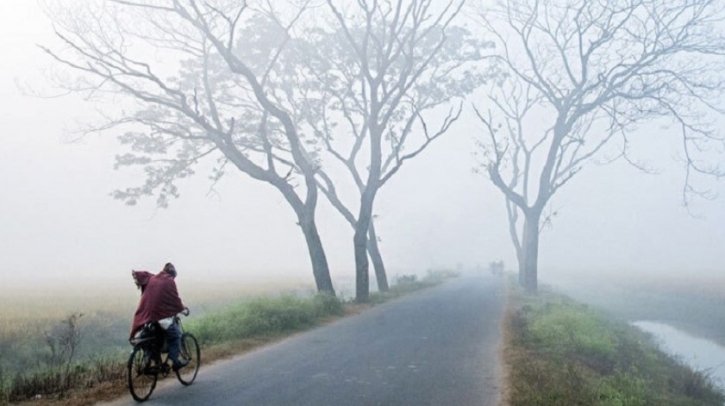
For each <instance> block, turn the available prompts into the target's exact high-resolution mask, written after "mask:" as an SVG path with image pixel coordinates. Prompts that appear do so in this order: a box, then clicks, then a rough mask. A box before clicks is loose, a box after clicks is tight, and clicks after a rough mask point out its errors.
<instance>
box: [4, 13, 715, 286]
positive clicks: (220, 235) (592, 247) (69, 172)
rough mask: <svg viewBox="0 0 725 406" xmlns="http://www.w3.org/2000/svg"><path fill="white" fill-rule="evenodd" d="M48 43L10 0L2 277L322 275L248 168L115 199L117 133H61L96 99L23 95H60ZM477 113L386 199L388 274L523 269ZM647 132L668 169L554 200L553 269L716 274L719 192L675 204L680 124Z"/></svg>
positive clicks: (345, 269) (327, 232) (332, 239)
mask: <svg viewBox="0 0 725 406" xmlns="http://www.w3.org/2000/svg"><path fill="white" fill-rule="evenodd" d="M52 41H53V37H52V31H51V26H50V23H49V22H48V20H47V18H45V16H43V15H42V13H40V11H39V8H38V7H37V5H36V4H35V2H34V1H27V0H2V1H0V61H1V62H0V260H1V262H0V285H2V286H6V285H10V286H15V285H20V284H27V283H28V281H39V280H45V281H49V282H53V283H59V284H61V286H63V285H65V284H70V283H72V282H74V281H76V280H78V279H77V278H78V277H79V276H80V277H82V279H83V280H86V281H88V282H91V283H99V284H109V283H124V285H123V288H124V289H125V288H126V286H129V285H128V283H129V282H128V270H129V269H131V268H136V269H144V268H145V269H150V270H154V271H156V270H158V269H160V267H161V266H162V265H163V263H164V262H166V261H169V260H170V261H173V262H174V263H176V265H177V268H178V269H179V271H180V272H181V273H185V274H184V275H187V276H188V277H189V278H190V279H194V280H198V279H201V278H202V277H203V276H204V275H212V276H216V277H223V278H230V279H231V278H232V275H236V276H240V277H241V278H240V279H242V280H253V279H259V278H260V277H261V278H268V277H269V278H272V277H274V278H278V277H281V276H287V277H293V278H297V279H300V280H303V281H305V282H308V283H312V276H311V271H310V266H309V259H308V257H307V253H306V247H305V245H304V240H303V238H302V235H301V233H300V231H299V230H298V228H297V226H296V225H295V219H294V216H293V214H292V211H291V209H290V208H289V207H288V205H287V203H286V202H284V201H283V199H282V198H281V196H280V195H279V193H278V192H277V191H276V190H274V189H273V188H271V187H269V186H266V185H263V184H260V183H257V182H254V181H251V180H249V179H247V178H246V177H244V175H242V174H236V173H230V175H231V176H227V178H225V179H224V180H223V181H222V182H221V184H220V185H219V186H218V187H217V190H218V192H219V194H218V195H210V196H207V190H208V187H209V183H208V181H207V180H206V176H207V174H205V173H198V174H197V176H196V177H194V178H193V179H192V180H191V181H189V182H187V183H182V188H181V193H182V196H181V198H180V199H178V200H176V201H173V202H172V204H171V207H170V208H169V209H166V210H160V209H156V208H155V207H154V202H153V200H147V201H144V202H142V204H140V205H139V206H136V207H128V206H125V205H123V204H122V203H121V202H119V201H116V200H113V199H112V198H111V197H110V196H109V194H110V193H111V192H112V191H113V190H114V189H117V188H123V187H126V186H131V185H135V184H137V183H139V180H138V179H133V177H132V174H131V173H129V172H125V171H114V170H113V155H114V154H115V153H116V145H115V142H114V141H113V139H112V137H110V138H103V137H90V138H87V139H85V140H83V141H82V142H79V143H68V142H65V141H64V140H66V139H67V138H68V134H69V131H68V130H67V129H74V128H78V124H77V123H78V122H80V123H83V122H84V119H86V120H87V118H88V117H91V116H92V114H90V110H92V108H93V106H89V105H88V104H86V103H83V102H82V101H80V100H78V99H77V98H76V97H63V98H55V99H41V98H38V97H33V96H27V95H24V94H23V92H22V91H21V90H19V87H18V85H17V83H20V84H21V85H22V87H30V88H33V89H36V90H39V91H44V92H51V90H52V89H51V88H50V83H49V81H48V80H47V75H46V74H45V73H44V71H45V69H47V67H48V66H49V65H50V61H49V58H48V57H46V56H44V55H43V54H42V53H41V52H40V50H39V49H38V48H37V47H35V44H36V43H45V44H48V43H52ZM473 117H474V116H473V114H472V112H471V111H470V110H467V111H466V112H465V117H464V118H463V119H462V121H461V122H460V123H459V125H458V126H457V127H456V129H455V131H454V133H451V134H449V135H448V136H447V138H446V139H444V140H441V141H440V142H439V143H438V144H436V145H434V146H433V148H432V149H431V150H429V151H426V153H424V154H423V155H422V156H421V157H420V158H419V159H417V161H413V162H411V164H410V165H408V166H407V167H404V168H403V170H402V171H401V173H400V174H399V175H398V177H397V178H395V179H394V180H393V181H391V182H390V184H389V185H386V187H385V189H383V190H382V192H381V193H380V194H379V198H378V201H377V206H376V207H377V209H376V213H377V214H378V215H379V219H378V223H377V228H378V232H379V234H380V236H381V237H382V243H381V249H382V251H383V255H384V258H385V260H386V262H387V265H388V268H389V271H390V274H391V275H395V274H402V273H409V272H417V271H421V272H422V271H424V270H425V269H427V268H430V267H441V266H449V267H455V266H456V265H457V264H459V263H460V264H463V265H466V266H473V265H476V264H486V263H488V262H489V261H492V260H496V259H499V258H501V259H504V260H505V261H506V263H507V265H508V266H509V267H512V268H513V267H515V261H514V255H513V249H512V247H511V244H510V241H509V237H508V233H507V226H506V222H505V211H504V208H503V207H504V206H503V201H502V196H501V195H500V194H499V193H498V192H497V191H495V190H494V189H493V187H492V186H491V185H490V184H489V183H488V181H487V179H485V178H483V177H482V176H480V175H475V174H474V173H473V171H472V168H473V166H474V164H475V159H474V157H473V154H472V151H473V145H474V140H473V136H474V134H475V133H476V131H477V128H478V126H477V124H476V123H475V122H474V120H473ZM653 127H654V126H653ZM657 133H659V134H657ZM644 136H645V135H644V134H643V137H644ZM644 141H646V142H644ZM644 141H643V142H640V144H639V145H638V146H637V151H639V152H640V153H641V155H640V156H643V157H645V158H647V159H649V162H650V163H651V164H652V165H654V166H656V167H657V168H659V169H660V170H661V173H660V174H659V175H656V176H653V175H645V174H641V173H639V172H637V171H636V170H634V169H633V168H631V167H629V166H626V165H624V164H622V163H616V164H612V165H609V166H603V167H597V166H591V167H589V168H587V169H586V170H585V171H584V172H583V173H582V174H581V175H579V176H578V177H577V178H576V179H575V180H573V181H572V182H571V183H570V184H569V185H567V187H566V188H564V189H563V190H562V192H561V193H560V194H559V195H558V196H557V197H555V199H554V205H553V207H554V208H555V209H559V212H560V214H559V216H558V217H557V218H556V220H555V223H554V227H553V228H552V229H550V230H547V231H546V232H545V233H544V234H543V235H542V242H541V249H540V252H541V257H540V274H541V276H542V278H543V279H547V277H550V276H552V275H560V274H565V273H569V274H580V275H582V274H586V273H588V272H590V273H592V274H597V275H599V274H602V273H604V274H609V273H611V274H615V273H616V274H617V275H619V273H620V272H624V273H627V274H634V273H658V272H668V273H675V272H677V273H699V274H706V275H711V276H719V275H721V274H722V271H723V264H724V261H723V257H722V255H721V253H722V249H723V246H725V244H724V243H725V227H724V226H725V210H723V208H724V205H725V200H723V199H725V196H723V198H721V199H719V200H716V201H713V202H705V201H700V202H698V203H697V205H696V207H695V211H696V212H697V213H699V214H701V215H702V216H703V218H702V219H695V218H693V217H691V216H690V215H689V214H688V213H687V211H686V210H685V209H684V208H683V207H682V204H681V196H680V191H681V186H682V181H683V173H682V171H681V170H680V168H679V166H678V165H677V164H676V162H675V159H674V158H675V157H676V156H677V146H678V142H679V141H678V139H677V137H676V134H674V133H672V132H671V131H669V130H662V129H660V128H659V127H654V128H651V129H650V134H649V135H648V136H647V138H645V139H644ZM655 141H656V142H655ZM716 187H717V188H719V191H720V192H725V187H724V186H723V185H722V184H720V185H716ZM723 194H725V193H723ZM320 206H321V207H320V209H319V213H318V218H319V222H320V228H321V235H322V239H323V243H324V244H325V246H326V249H327V255H328V258H329V259H330V262H331V266H332V271H333V274H334V276H335V277H336V278H352V277H353V271H354V263H353V258H352V232H351V230H350V229H349V226H347V225H346V223H344V222H342V221H341V220H340V218H339V217H338V216H337V214H336V213H335V212H334V211H333V210H332V209H331V208H330V207H329V205H328V204H327V203H326V202H325V201H324V200H323V198H322V197H321V204H320ZM234 279H235V280H237V278H234Z"/></svg>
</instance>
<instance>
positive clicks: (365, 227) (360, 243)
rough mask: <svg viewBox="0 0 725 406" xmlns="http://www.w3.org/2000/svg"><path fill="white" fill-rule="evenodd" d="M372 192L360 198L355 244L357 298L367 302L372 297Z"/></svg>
mask: <svg viewBox="0 0 725 406" xmlns="http://www.w3.org/2000/svg"><path fill="white" fill-rule="evenodd" d="M373 199H374V195H373V194H372V193H363V195H362V198H361V199H360V202H361V204H360V214H359V215H358V217H357V224H355V236H354V237H353V240H352V241H353V246H354V249H355V300H356V301H358V302H367V301H368V300H369V298H370V276H369V266H370V265H369V262H368V231H369V230H370V219H371V217H372V211H373Z"/></svg>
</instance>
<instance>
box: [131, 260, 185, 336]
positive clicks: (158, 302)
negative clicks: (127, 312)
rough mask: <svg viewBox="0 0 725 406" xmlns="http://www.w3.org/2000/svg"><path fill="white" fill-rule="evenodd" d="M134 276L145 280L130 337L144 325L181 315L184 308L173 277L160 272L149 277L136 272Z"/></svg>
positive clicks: (146, 273) (146, 274) (145, 273)
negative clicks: (136, 275)
mask: <svg viewBox="0 0 725 406" xmlns="http://www.w3.org/2000/svg"><path fill="white" fill-rule="evenodd" d="M136 274H138V276H140V277H142V278H143V279H147V280H146V283H145V284H144V285H142V286H143V288H142V292H143V293H141V301H140V302H139V304H138V308H137V309H136V314H135V315H134V317H133V324H132V325H131V337H133V335H134V334H136V332H137V331H138V330H139V329H141V327H143V325H144V324H146V323H148V322H152V321H159V320H161V319H165V318H167V317H171V316H174V315H176V314H178V313H181V312H182V311H183V310H184V308H185V307H186V306H184V304H183V303H182V302H181V298H180V297H179V292H178V290H176V283H175V282H174V277H173V276H171V274H170V273H168V272H164V271H161V272H159V273H158V274H156V275H151V274H148V272H144V273H141V271H137V272H136Z"/></svg>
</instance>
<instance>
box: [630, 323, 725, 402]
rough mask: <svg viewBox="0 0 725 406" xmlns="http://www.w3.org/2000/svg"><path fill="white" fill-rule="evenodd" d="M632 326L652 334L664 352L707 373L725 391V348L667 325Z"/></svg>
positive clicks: (643, 324)
mask: <svg viewBox="0 0 725 406" xmlns="http://www.w3.org/2000/svg"><path fill="white" fill-rule="evenodd" d="M632 324H633V325H634V326H636V327H638V328H640V329H641V330H643V331H646V332H648V333H650V334H652V335H653V336H654V337H655V339H656V340H657V342H658V343H659V345H660V348H661V349H662V350H663V351H665V352H667V353H668V354H671V355H674V356H675V357H677V358H679V359H681V360H682V361H683V362H685V363H686V364H687V365H689V366H690V367H691V368H693V369H695V370H698V371H705V372H706V373H708V374H709V375H710V376H711V377H712V379H713V381H714V382H715V383H716V384H718V385H719V386H720V387H721V388H723V389H725V347H722V346H720V345H718V344H716V343H714V342H712V341H710V340H706V339H704V338H700V337H695V336H693V335H691V334H688V333H686V332H684V331H682V330H678V329H676V328H674V327H672V326H670V325H668V324H665V323H660V322H656V321H635V322H633V323H632Z"/></svg>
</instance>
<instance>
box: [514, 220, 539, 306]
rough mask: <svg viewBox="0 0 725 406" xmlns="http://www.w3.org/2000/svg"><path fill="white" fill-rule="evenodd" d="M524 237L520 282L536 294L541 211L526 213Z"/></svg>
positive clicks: (520, 262) (528, 290)
mask: <svg viewBox="0 0 725 406" xmlns="http://www.w3.org/2000/svg"><path fill="white" fill-rule="evenodd" d="M525 215H526V218H525V221H524V234H523V238H522V241H521V242H522V244H521V245H522V247H521V248H522V253H521V254H522V255H521V257H522V258H520V259H519V282H520V283H522V285H523V287H524V289H525V290H526V292H527V293H530V294H535V293H536V291H537V289H538V261H539V219H540V217H541V213H540V212H529V213H526V214H525Z"/></svg>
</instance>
